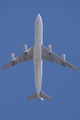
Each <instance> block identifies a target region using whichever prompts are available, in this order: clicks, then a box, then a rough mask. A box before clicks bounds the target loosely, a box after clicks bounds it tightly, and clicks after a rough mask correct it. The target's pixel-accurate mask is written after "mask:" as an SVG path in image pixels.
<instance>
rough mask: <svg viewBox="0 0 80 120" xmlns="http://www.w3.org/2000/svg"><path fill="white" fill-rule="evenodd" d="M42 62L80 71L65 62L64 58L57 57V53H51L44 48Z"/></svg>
mask: <svg viewBox="0 0 80 120" xmlns="http://www.w3.org/2000/svg"><path fill="white" fill-rule="evenodd" d="M42 60H48V61H51V62H54V63H57V64H60V65H62V66H64V67H68V68H70V69H73V70H75V71H78V69H77V68H76V67H75V66H73V65H72V64H70V63H69V62H67V61H63V60H62V58H61V57H59V56H58V55H56V54H55V53H53V52H51V53H49V51H48V49H47V48H46V47H44V46H42Z"/></svg>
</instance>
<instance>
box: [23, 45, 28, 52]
mask: <svg viewBox="0 0 80 120" xmlns="http://www.w3.org/2000/svg"><path fill="white" fill-rule="evenodd" d="M24 52H27V44H24Z"/></svg>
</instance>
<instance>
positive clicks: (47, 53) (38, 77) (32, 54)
mask: <svg viewBox="0 0 80 120" xmlns="http://www.w3.org/2000/svg"><path fill="white" fill-rule="evenodd" d="M51 49H52V48H51V45H48V48H46V47H44V46H43V22H42V18H41V16H40V14H38V15H37V17H36V21H35V42H34V46H33V47H31V48H29V49H27V45H24V53H22V54H21V55H19V56H18V57H16V58H14V53H12V54H11V61H10V62H9V63H7V64H6V65H4V66H3V67H2V69H6V68H8V67H11V66H14V65H16V64H18V63H21V62H24V61H28V60H33V61H34V76H35V86H36V92H35V93H34V94H32V95H31V96H30V97H28V98H27V100H31V99H33V98H38V100H40V99H41V100H43V99H47V100H50V101H51V100H52V99H51V98H50V97H49V96H48V95H46V94H45V93H43V92H42V91H41V86H42V61H43V60H47V61H51V62H55V63H57V64H60V65H62V66H65V67H68V68H70V69H73V70H75V71H78V69H77V68H76V67H75V66H73V65H72V64H70V63H69V62H67V61H66V60H65V54H62V58H61V57H59V56H58V55H56V54H55V53H53V52H52V51H51Z"/></svg>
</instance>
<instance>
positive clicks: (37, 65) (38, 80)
mask: <svg viewBox="0 0 80 120" xmlns="http://www.w3.org/2000/svg"><path fill="white" fill-rule="evenodd" d="M41 44H43V23H42V19H41V16H40V15H39V14H38V15H37V17H36V21H35V43H34V54H33V60H34V75H35V86H36V92H37V96H38V99H39V98H40V91H41V85H42V58H41V54H42V51H41Z"/></svg>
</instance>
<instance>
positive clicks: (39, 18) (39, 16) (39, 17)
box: [36, 14, 42, 22]
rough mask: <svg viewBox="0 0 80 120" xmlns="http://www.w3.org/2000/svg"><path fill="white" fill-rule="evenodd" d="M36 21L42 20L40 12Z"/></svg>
mask: <svg viewBox="0 0 80 120" xmlns="http://www.w3.org/2000/svg"><path fill="white" fill-rule="evenodd" d="M36 21H37V22H40V21H42V18H41V15H40V14H38V15H37V17H36Z"/></svg>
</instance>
